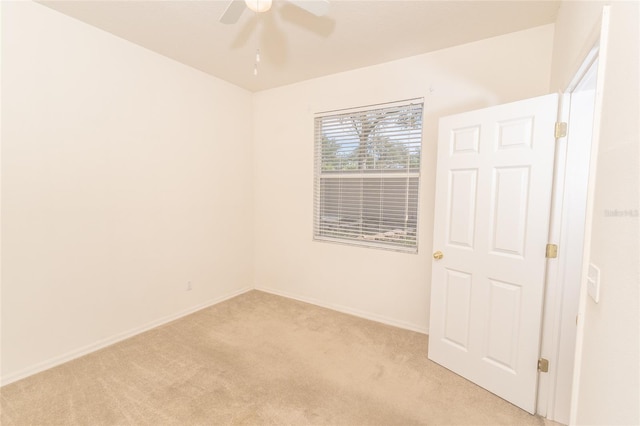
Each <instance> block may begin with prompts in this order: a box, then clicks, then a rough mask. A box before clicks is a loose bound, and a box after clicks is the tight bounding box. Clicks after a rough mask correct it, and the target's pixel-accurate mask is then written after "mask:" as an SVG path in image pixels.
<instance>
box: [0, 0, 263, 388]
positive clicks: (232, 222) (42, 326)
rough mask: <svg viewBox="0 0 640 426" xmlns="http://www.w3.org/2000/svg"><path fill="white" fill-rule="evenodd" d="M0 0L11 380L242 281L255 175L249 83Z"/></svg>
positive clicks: (228, 291) (247, 271)
mask: <svg viewBox="0 0 640 426" xmlns="http://www.w3.org/2000/svg"><path fill="white" fill-rule="evenodd" d="M2 8H3V13H2V15H3V16H2V294H1V296H2V311H1V312H2V353H1V356H2V358H1V364H2V370H1V371H2V379H3V382H4V383H8V382H10V381H12V380H15V379H17V378H20V377H23V376H24V375H28V374H30V373H33V372H35V371H38V370H40V369H43V368H46V367H49V366H51V365H53V364H55V363H57V362H60V361H64V360H66V359H68V358H70V357H73V356H75V355H78V354H80V353H82V352H83V351H86V350H91V349H95V348H96V347H99V346H100V345H104V344H106V343H109V342H112V341H113V340H116V339H118V338H122V337H123V336H126V335H128V334H129V333H132V332H136V331H140V330H141V329H144V328H145V327H148V326H150V325H153V324H157V323H159V322H162V321H165V320H167V319H169V318H172V317H175V316H176V315H180V314H182V313H185V312H188V311H189V310H192V309H195V308H197V307H199V306H203V305H206V304H208V303H212V302H214V301H217V300H220V299H222V298H226V297H229V296H231V295H233V294H237V293H238V292H240V291H242V290H244V289H248V288H251V287H252V285H253V276H252V265H253V256H252V244H253V229H252V227H253V225H252V223H253V215H252V213H251V212H252V209H253V208H252V203H253V191H252V185H253V181H252V179H251V173H250V172H249V171H250V165H247V161H248V160H249V159H250V158H251V130H250V127H249V126H247V125H246V123H247V120H249V121H250V120H251V94H250V93H249V92H246V91H244V90H242V89H239V88H237V87H235V86H232V85H230V84H228V83H225V82H223V81H221V80H218V79H216V78H213V77H211V76H208V75H206V74H203V73H201V72H199V71H196V70H194V69H192V68H188V67H186V66H184V65H181V64H179V63H177V62H174V61H172V60H169V59H167V58H165V57H162V56H159V55H157V54H155V53H152V52H150V51H148V50H145V49H143V48H141V47H139V46H136V45H133V44H131V43H129V42H126V41H124V40H121V39H119V38H116V37H114V36H113V35H111V34H108V33H105V32H102V31H100V30H97V29H95V28H94V27H91V26H88V25H86V24H83V23H81V22H79V21H75V20H73V19H71V18H69V17H67V16H65V15H62V14H59V13H58V12H54V11H52V10H50V9H48V8H46V7H44V6H42V5H39V4H36V3H31V2H19V3H18V2H16V3H13V2H11V3H9V2H2ZM189 280H190V281H192V285H193V290H192V291H190V292H187V291H185V288H186V283H187V281H189Z"/></svg>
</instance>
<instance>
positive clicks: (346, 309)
mask: <svg viewBox="0 0 640 426" xmlns="http://www.w3.org/2000/svg"><path fill="white" fill-rule="evenodd" d="M255 289H256V290H258V291H264V292H265V293H270V294H275V295H276V296H282V297H286V298H288V299H293V300H298V301H300V302H305V303H310V304H312V305H316V306H320V307H323V308H327V309H331V310H334V311H338V312H342V313H344V314H349V315H353V316H356V317H360V318H364V319H368V320H371V321H375V322H379V323H382V324H386V325H391V326H394V327H398V328H402V329H405V330H410V331H415V332H417V333H422V334H429V330H428V329H427V328H426V327H422V326H419V325H416V324H412V323H409V322H405V321H399V320H397V319H393V318H389V317H385V316H383V315H378V314H374V313H371V312H366V311H361V310H359V309H353V308H349V307H347V306H342V305H338V304H335V303H327V302H323V301H320V300H317V299H314V298H312V297H305V296H299V295H296V294H292V293H288V292H286V291H281V290H275V289H272V288H269V287H260V286H256V288H255Z"/></svg>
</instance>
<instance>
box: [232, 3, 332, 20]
mask: <svg viewBox="0 0 640 426" xmlns="http://www.w3.org/2000/svg"><path fill="white" fill-rule="evenodd" d="M286 1H288V2H289V3H291V4H292V5H294V6H297V7H299V8H300V9H302V10H305V11H307V12H309V13H311V14H312V15H315V16H324V15H325V14H326V13H327V12H328V11H329V0H286ZM272 2H273V0H231V1H230V2H229V5H228V6H227V8H226V9H225V11H224V13H223V14H222V16H221V17H220V22H221V23H223V24H235V23H236V22H238V19H240V16H241V15H242V12H244V10H245V9H247V8H249V9H250V10H252V11H254V12H257V13H260V12H266V11H268V10H269V9H270V8H271V4H272Z"/></svg>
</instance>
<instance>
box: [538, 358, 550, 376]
mask: <svg viewBox="0 0 640 426" xmlns="http://www.w3.org/2000/svg"><path fill="white" fill-rule="evenodd" d="M538 371H539V372H541V373H548V372H549V360H548V359H544V358H540V359H539V360H538Z"/></svg>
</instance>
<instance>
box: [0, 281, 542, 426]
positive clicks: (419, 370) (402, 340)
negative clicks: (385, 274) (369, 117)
mask: <svg viewBox="0 0 640 426" xmlns="http://www.w3.org/2000/svg"><path fill="white" fill-rule="evenodd" d="M0 398H1V400H0V401H1V406H0V408H1V411H2V413H1V417H0V420H1V424H2V425H4V426H9V425H76V424H79V425H116V424H117V425H196V424H202V425H204V424H206V425H225V424H247V425H265V424H267V425H305V424H314V425H413V424H429V425H453V424H465V425H497V424H509V425H542V424H545V422H544V421H543V419H542V418H540V417H537V416H532V415H530V414H528V413H526V412H524V411H522V410H520V409H518V408H516V407H515V406H513V405H511V404H509V403H508V402H505V401H503V400H502V399H500V398H498V397H496V396H494V395H492V394H491V393H489V392H487V391H485V390H484V389H482V388H480V387H478V386H476V385H474V384H472V383H470V382H468V381H466V380H465V379H463V378H461V377H459V376H457V375H455V374H453V373H451V372H449V371H448V370H446V369H444V368H442V367H440V366H439V365H437V364H434V363H432V362H430V361H429V360H428V359H427V336H425V335H423V334H419V333H414V332H411V331H406V330H402V329H398V328H394V327H390V326H386V325H383V324H379V323H376V322H372V321H368V320H364V319H360V318H356V317H352V316H349V315H345V314H341V313H338V312H334V311H331V310H328V309H323V308H319V307H316V306H313V305H309V304H306V303H301V302H297V301H294V300H290V299H286V298H282V297H278V296H274V295H270V294H266V293H262V292H259V291H251V292H249V293H245V294H243V295H241V296H238V297H236V298H234V299H231V300H228V301H226V302H223V303H221V304H218V305H215V306H213V307H210V308H207V309H204V310H202V311H199V312H197V313H195V314H192V315H190V316H188V317H184V318H182V319H179V320H177V321H174V322H172V323H169V324H166V325H164V326H161V327H158V328H156V329H153V330H151V331H148V332H146V333H143V334H141V335H138V336H135V337H133V338H131V339H128V340H126V341H123V342H121V343H118V344H115V345H113V346H110V347H108V348H105V349H103V350H100V351H97V352H94V353H92V354H90V355H87V356H84V357H82V358H79V359H77V360H74V361H71V362H69V363H66V364H64V365H61V366H59V367H56V368H53V369H51V370H47V371H45V372H42V373H40V374H37V375H34V376H31V377H28V378H26V379H24V380H21V381H18V382H15V383H12V384H10V385H7V386H5V387H3V388H0Z"/></svg>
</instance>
